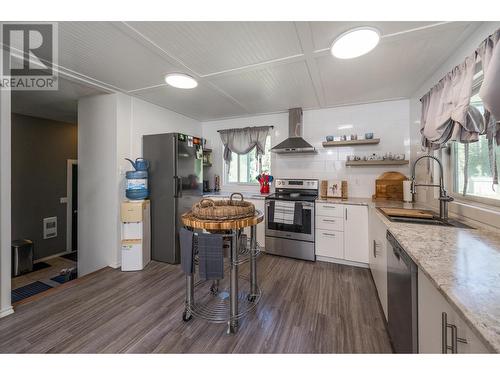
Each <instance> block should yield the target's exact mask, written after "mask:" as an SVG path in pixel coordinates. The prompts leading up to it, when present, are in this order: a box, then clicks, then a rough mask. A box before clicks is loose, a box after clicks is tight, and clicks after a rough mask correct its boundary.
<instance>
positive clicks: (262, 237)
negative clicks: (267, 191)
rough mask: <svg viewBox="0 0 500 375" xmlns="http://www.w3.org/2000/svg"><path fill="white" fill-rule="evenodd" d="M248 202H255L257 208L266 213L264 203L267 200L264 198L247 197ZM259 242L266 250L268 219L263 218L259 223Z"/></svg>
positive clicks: (248, 231) (248, 232) (248, 230)
mask: <svg viewBox="0 0 500 375" xmlns="http://www.w3.org/2000/svg"><path fill="white" fill-rule="evenodd" d="M245 200H246V201H248V202H251V203H253V204H254V206H255V209H256V210H259V211H261V212H262V213H263V214H265V210H264V204H265V201H264V199H245ZM245 233H247V234H248V235H250V229H247V230H246V231H245ZM257 242H258V243H259V245H260V247H261V248H262V250H265V247H266V220H265V219H264V220H262V222H260V223H259V224H257Z"/></svg>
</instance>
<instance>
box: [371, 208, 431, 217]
mask: <svg viewBox="0 0 500 375" xmlns="http://www.w3.org/2000/svg"><path fill="white" fill-rule="evenodd" d="M380 210H381V211H383V212H384V213H385V214H386V215H390V216H401V217H417V218H421V219H432V218H433V217H434V213H433V212H432V211H429V210H418V209H414V208H413V209H409V208H385V207H384V208H380Z"/></svg>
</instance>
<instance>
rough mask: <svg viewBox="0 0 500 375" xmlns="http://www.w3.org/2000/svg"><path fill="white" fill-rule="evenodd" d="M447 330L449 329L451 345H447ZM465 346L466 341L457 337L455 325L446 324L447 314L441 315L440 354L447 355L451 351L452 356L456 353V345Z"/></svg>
mask: <svg viewBox="0 0 500 375" xmlns="http://www.w3.org/2000/svg"><path fill="white" fill-rule="evenodd" d="M448 328H450V329H451V345H448ZM459 342H460V343H462V344H467V340H466V339H463V338H461V337H458V329H457V326H456V325H455V324H449V323H448V314H446V313H445V312H443V313H441V353H443V354H447V353H448V350H451V353H452V354H457V353H458V343H459Z"/></svg>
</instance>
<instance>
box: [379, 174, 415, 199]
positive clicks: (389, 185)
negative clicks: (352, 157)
mask: <svg viewBox="0 0 500 375" xmlns="http://www.w3.org/2000/svg"><path fill="white" fill-rule="evenodd" d="M406 179H407V178H406V176H405V175H404V174H402V173H399V172H385V173H383V174H382V175H381V176H380V177H379V178H378V179H377V180H376V181H375V195H373V198H374V199H387V200H395V201H402V200H403V181H404V180H406Z"/></svg>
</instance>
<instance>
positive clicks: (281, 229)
mask: <svg viewBox="0 0 500 375" xmlns="http://www.w3.org/2000/svg"><path fill="white" fill-rule="evenodd" d="M274 202H280V201H279V200H274ZM281 202H282V201H281ZM300 203H302V225H295V224H287V223H281V222H276V221H274V220H270V218H271V219H272V217H271V215H270V209H269V207H270V206H271V200H266V236H271V237H279V238H286V239H290V240H300V241H309V242H314V203H313V202H300ZM272 216H274V214H273V215H272Z"/></svg>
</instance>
